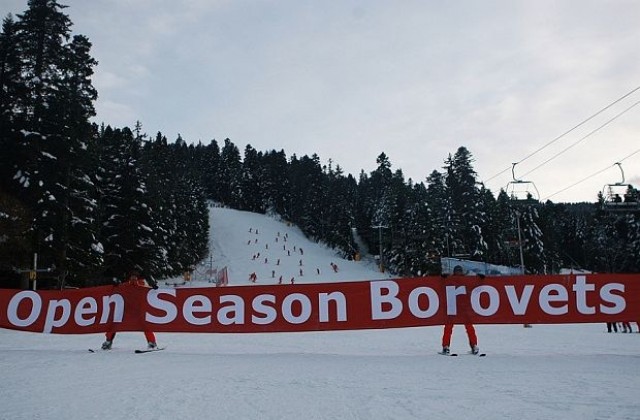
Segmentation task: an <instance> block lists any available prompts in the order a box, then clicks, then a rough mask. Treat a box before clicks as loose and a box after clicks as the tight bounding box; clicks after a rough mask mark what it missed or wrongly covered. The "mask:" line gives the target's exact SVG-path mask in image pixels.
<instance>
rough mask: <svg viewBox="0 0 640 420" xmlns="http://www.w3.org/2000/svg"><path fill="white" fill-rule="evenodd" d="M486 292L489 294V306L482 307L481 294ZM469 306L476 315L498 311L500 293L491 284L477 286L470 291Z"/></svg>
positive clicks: (486, 314)
mask: <svg viewBox="0 0 640 420" xmlns="http://www.w3.org/2000/svg"><path fill="white" fill-rule="evenodd" d="M484 293H486V294H487V295H488V296H489V306H487V307H486V308H483V307H482V304H481V303H480V299H481V298H482V294H484ZM471 308H473V311H474V312H475V313H477V314H478V315H482V316H491V315H494V314H495V313H496V312H498V309H499V308H500V295H499V294H498V291H497V290H496V288H495V287H492V286H478V287H476V288H475V289H473V291H472V292H471Z"/></svg>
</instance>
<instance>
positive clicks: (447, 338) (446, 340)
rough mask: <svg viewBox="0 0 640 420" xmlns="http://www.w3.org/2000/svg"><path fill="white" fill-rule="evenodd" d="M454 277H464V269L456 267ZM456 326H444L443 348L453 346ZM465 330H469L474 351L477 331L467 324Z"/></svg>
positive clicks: (468, 334)
mask: <svg viewBox="0 0 640 420" xmlns="http://www.w3.org/2000/svg"><path fill="white" fill-rule="evenodd" d="M453 275H454V276H462V275H463V274H462V267H459V266H456V267H455V268H454V270H453ZM453 325H454V324H444V332H443V333H442V347H449V346H450V345H451V335H452V334H453ZM464 328H465V329H466V330H467V337H468V338H469V346H470V347H471V348H472V349H473V348H474V347H475V346H477V345H478V337H477V336H476V329H475V328H474V327H473V324H471V323H465V324H464Z"/></svg>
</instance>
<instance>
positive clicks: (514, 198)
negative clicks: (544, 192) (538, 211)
mask: <svg viewBox="0 0 640 420" xmlns="http://www.w3.org/2000/svg"><path fill="white" fill-rule="evenodd" d="M517 164H518V162H515V163H513V164H512V165H513V166H512V167H511V176H512V177H513V180H511V181H509V183H508V184H507V186H506V188H505V192H506V193H507V196H508V197H509V199H510V200H511V202H512V203H513V204H514V205H516V206H518V207H525V206H531V205H535V204H539V203H540V193H539V192H538V188H537V187H536V184H534V183H533V181H525V180H522V179H518V178H516V173H515V169H516V165H517Z"/></svg>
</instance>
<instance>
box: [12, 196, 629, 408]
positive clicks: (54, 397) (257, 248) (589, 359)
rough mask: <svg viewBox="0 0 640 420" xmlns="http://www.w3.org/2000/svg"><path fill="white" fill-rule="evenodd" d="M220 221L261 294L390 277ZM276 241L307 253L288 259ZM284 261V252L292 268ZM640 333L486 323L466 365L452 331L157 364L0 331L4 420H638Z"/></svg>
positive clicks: (193, 354) (348, 338) (274, 347)
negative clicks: (447, 335)
mask: <svg viewBox="0 0 640 420" xmlns="http://www.w3.org/2000/svg"><path fill="white" fill-rule="evenodd" d="M211 223H212V229H211V233H212V239H211V241H212V242H211V244H212V249H213V256H214V258H213V262H214V265H216V266H220V267H222V266H224V265H228V267H229V271H230V283H231V285H239V284H241V285H250V284H251V283H250V282H249V281H248V275H249V274H250V273H251V272H254V271H255V272H256V274H257V275H258V282H257V283H258V284H270V283H276V282H277V278H278V277H279V275H280V273H281V274H282V275H283V276H285V278H289V279H290V277H295V279H296V282H312V281H313V282H320V281H341V280H369V279H376V278H380V277H382V275H381V274H380V273H378V272H377V271H376V270H375V267H373V266H372V265H371V264H370V263H368V262H366V261H365V262H351V261H346V260H342V259H339V258H337V257H336V254H335V252H333V251H331V250H328V249H326V248H325V247H322V246H320V245H317V244H315V243H313V242H309V241H308V240H306V239H305V238H304V237H303V235H302V234H301V233H300V231H299V230H298V229H296V228H294V227H291V226H287V225H286V223H284V222H282V221H278V220H275V219H273V218H270V217H267V216H263V215H256V214H251V213H246V212H239V211H234V210H228V209H222V208H214V209H212V210H211ZM249 228H252V230H253V231H255V229H256V228H257V229H258V230H259V234H257V235H256V234H255V233H249ZM277 232H280V234H281V235H283V234H284V233H287V234H288V237H289V238H288V241H287V244H288V245H289V246H291V249H292V248H293V245H295V246H296V249H297V250H298V249H299V247H301V246H302V247H303V250H304V255H302V256H301V255H300V254H299V252H298V254H295V255H293V252H292V256H291V257H288V256H287V257H288V258H287V257H285V255H286V251H285V250H283V249H282V245H283V244H282V243H281V242H280V241H278V243H277V244H276V243H275V237H276V236H277ZM256 238H257V239H258V243H257V244H256V243H255V242H252V243H251V244H249V245H248V244H247V242H248V241H249V240H255V239H256ZM267 242H268V243H269V248H270V250H266V248H265V245H266V243H267ZM272 244H273V245H272ZM278 244H279V245H280V246H279V247H278V246H277V245H278ZM276 251H278V252H282V251H285V254H283V255H280V258H281V263H280V264H281V265H280V266H275V261H273V262H272V261H271V259H273V258H275V259H277V258H278V252H276ZM257 252H260V253H261V258H262V259H261V260H255V261H254V260H253V259H252V257H253V255H254V254H255V253H257ZM265 256H266V258H268V259H269V261H268V262H267V263H264V258H265ZM300 259H303V269H304V270H305V272H304V276H303V277H300V276H299V269H300V266H299V260H300ZM331 262H335V263H336V264H338V266H339V272H338V273H337V274H336V273H334V272H333V271H332V270H331V269H330V268H331V267H330V265H329V264H330V263H331ZM316 267H319V268H320V269H321V274H320V275H317V272H316V271H315V269H316ZM274 269H277V270H279V271H278V273H279V274H278V275H277V276H276V278H275V279H272V278H271V270H274ZM201 271H203V270H202V269H199V272H201ZM307 273H308V274H307ZM197 278H198V272H196V279H197ZM161 283H162V282H161ZM194 283H195V284H194V285H192V286H207V285H208V283H199V282H198V281H195V282H194ZM165 287H166V286H165ZM274 287H286V286H277V285H274ZM632 325H633V327H634V333H633V334H622V333H617V334H615V333H611V334H608V333H606V327H605V325H604V324H579V325H575V324H574V325H534V326H533V328H523V327H522V325H480V326H477V332H478V337H479V341H480V343H479V344H480V347H481V350H482V351H484V352H487V354H488V355H487V357H482V358H479V357H475V356H470V355H466V354H465V353H466V350H467V345H466V336H465V332H464V328H462V327H456V328H455V330H454V335H453V342H452V350H453V351H455V352H457V353H459V354H460V356H459V357H444V356H440V355H438V354H437V353H436V352H437V351H438V350H439V349H440V347H439V346H440V339H441V333H442V327H424V328H405V329H389V330H366V331H340V332H311V333H309V332H305V333H270V334H269V333H261V334H182V333H180V334H178V333H175V334H168V333H161V334H158V342H159V344H160V345H161V346H166V350H165V351H161V352H156V353H147V354H134V349H136V348H143V347H144V345H145V343H144V337H143V335H142V333H136V332H133V333H121V334H119V335H118V336H117V338H116V341H115V342H114V349H113V350H111V351H108V352H103V351H98V352H97V353H90V352H88V351H87V350H88V349H89V348H94V349H95V348H99V346H100V344H101V342H102V341H103V336H102V335H101V334H90V335H56V334H36V333H25V332H16V331H9V330H1V329H0V419H6V420H9V419H11V420H18V419H67V420H86V419H234V420H239V419H274V420H275V419H296V420H298V419H473V420H479V419H536V420H538V419H576V420H578V419H580V420H582V419H638V418H640V401H639V397H638V390H640V334H637V333H635V331H637V330H636V324H635V323H633V324H632Z"/></svg>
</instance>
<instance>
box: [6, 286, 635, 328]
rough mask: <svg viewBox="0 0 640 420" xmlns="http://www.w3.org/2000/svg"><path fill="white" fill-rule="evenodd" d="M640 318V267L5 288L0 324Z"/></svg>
mask: <svg viewBox="0 0 640 420" xmlns="http://www.w3.org/2000/svg"><path fill="white" fill-rule="evenodd" d="M616 321H640V275H638V274H598V275H596V274H592V275H567V276H560V275H558V276H513V277H487V278H484V279H481V278H479V277H449V278H447V279H442V278H440V277H421V278H406V279H395V280H375V281H359V282H345V283H322V284H300V285H271V286H251V287H248V286H242V287H226V288H213V287H212V288H181V289H173V288H169V289H157V290H152V289H146V288H141V287H126V286H120V287H115V286H105V287H96V288H88V289H78V290H64V291H38V292H35V291H30V290H22V291H18V290H7V289H4V290H2V289H0V327H1V328H8V329H14V330H24V331H34V332H44V333H60V334H86V333H98V332H105V331H108V330H114V331H141V330H144V329H151V330H153V331H157V332H202V333H252V332H294V331H328V330H357V329H372V328H401V327H417V326H428V325H442V324H445V323H455V324H460V323H467V322H471V323H475V324H561V323H585V322H590V323H595V322H616Z"/></svg>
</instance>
